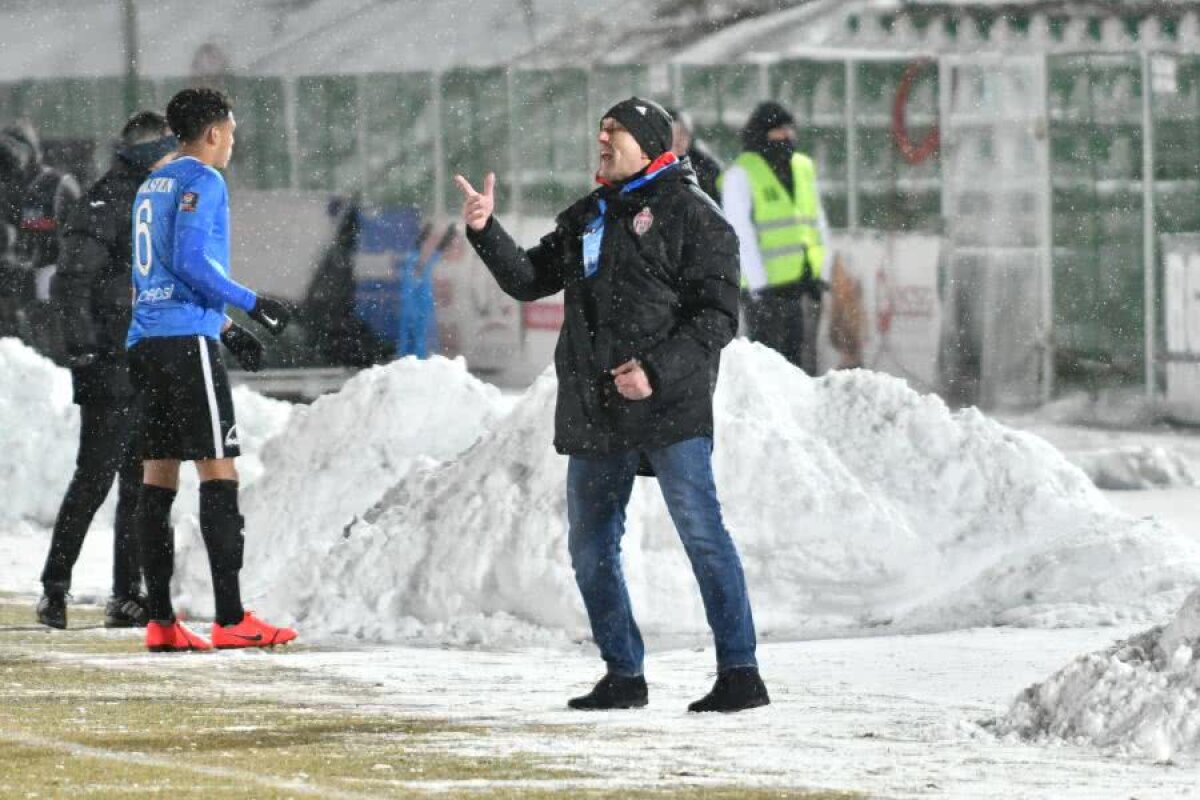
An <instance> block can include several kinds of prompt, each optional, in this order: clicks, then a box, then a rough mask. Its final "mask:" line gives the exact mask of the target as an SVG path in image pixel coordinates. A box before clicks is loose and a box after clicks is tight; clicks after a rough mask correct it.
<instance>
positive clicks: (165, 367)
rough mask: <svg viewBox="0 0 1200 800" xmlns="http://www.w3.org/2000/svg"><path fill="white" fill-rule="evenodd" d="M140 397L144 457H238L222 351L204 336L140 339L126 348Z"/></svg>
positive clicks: (182, 459) (238, 452) (181, 459)
mask: <svg viewBox="0 0 1200 800" xmlns="http://www.w3.org/2000/svg"><path fill="white" fill-rule="evenodd" d="M129 372H130V377H131V378H132V380H133V385H134V387H135V388H136V389H137V390H138V392H139V393H140V394H141V397H142V402H143V414H142V421H141V425H142V427H141V433H142V436H141V446H142V458H143V459H145V460H148V461H150V460H159V459H173V460H179V461H200V460H203V459H208V458H234V457H236V456H238V455H240V454H241V448H240V447H239V436H238V429H237V422H236V421H235V420H234V418H233V395H232V394H231V393H230V391H229V376H228V375H227V374H226V373H225V365H224V364H223V363H222V362H221V348H220V346H219V345H218V344H217V342H216V341H214V340H212V339H209V338H207V337H205V336H198V335H197V336H162V337H153V338H149V339H142V340H141V341H140V342H138V343H137V344H135V345H134V346H133V347H132V348H131V349H130V350H129Z"/></svg>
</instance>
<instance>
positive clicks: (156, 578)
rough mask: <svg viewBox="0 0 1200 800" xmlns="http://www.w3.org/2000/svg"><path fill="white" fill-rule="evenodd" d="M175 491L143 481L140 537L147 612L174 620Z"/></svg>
mask: <svg viewBox="0 0 1200 800" xmlns="http://www.w3.org/2000/svg"><path fill="white" fill-rule="evenodd" d="M174 502H175V490H174V489H165V488H163V487H161V486H151V485H150V484H148V483H144V484H142V491H141V496H140V497H139V498H138V507H137V537H138V545H139V547H140V548H141V551H142V570H143V572H144V574H145V578H146V611H147V612H148V613H149V615H150V619H153V620H159V621H165V620H169V619H173V618H174V617H175V612H174V611H173V610H172V608H171V575H172V573H174V571H175V532H174V531H173V530H172V529H171V504H172V503H174Z"/></svg>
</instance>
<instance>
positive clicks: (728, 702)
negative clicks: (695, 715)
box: [688, 667, 771, 712]
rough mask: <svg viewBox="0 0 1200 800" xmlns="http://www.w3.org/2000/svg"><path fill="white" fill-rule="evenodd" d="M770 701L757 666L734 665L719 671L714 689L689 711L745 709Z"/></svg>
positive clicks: (692, 705)
mask: <svg viewBox="0 0 1200 800" xmlns="http://www.w3.org/2000/svg"><path fill="white" fill-rule="evenodd" d="M770 702H771V698H770V697H769V696H768V695H767V687H766V686H765V685H764V684H763V682H762V678H760V677H759V675H758V668H757V667H734V668H733V669H727V670H725V671H724V672H720V673H718V674H717V682H716V683H714V684H713V688H712V691H711V692H709V693H708V694H706V695H705V696H704V697H702V698H700V699H699V700H697V701H696V702H694V703H692V704H691V705H690V706H688V711H696V712H700V711H726V712H728V711H745V710H746V709H748V708H758V707H759V706H765V705H768V704H769V703H770Z"/></svg>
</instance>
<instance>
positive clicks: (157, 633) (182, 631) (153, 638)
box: [146, 620, 213, 653]
mask: <svg viewBox="0 0 1200 800" xmlns="http://www.w3.org/2000/svg"><path fill="white" fill-rule="evenodd" d="M146 648H147V649H148V650H149V651H150V652H152V653H181V652H185V651H188V650H212V649H213V646H212V645H211V644H209V642H208V640H207V639H205V638H204V637H203V636H200V635H198V634H196V633H193V632H192V631H190V630H188V629H187V628H185V627H184V626H183V623H182V622H180V621H179V620H172V621H171V622H158V621H157V620H150V621H149V622H147V623H146Z"/></svg>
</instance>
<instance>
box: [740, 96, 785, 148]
mask: <svg viewBox="0 0 1200 800" xmlns="http://www.w3.org/2000/svg"><path fill="white" fill-rule="evenodd" d="M795 123H796V118H795V117H793V116H792V113H791V112H790V111H788V110H787V109H786V108H784V107H783V106H781V105H779V103H776V102H775V101H774V100H767V101H765V102H762V103H759V104H758V107H757V108H755V109H754V112H753V113H751V114H750V119H749V120H747V122H746V127H744V128H742V146H743V147H745V148H746V149H747V150H754V151H757V150H759V149H760V148H762V146H763V145H765V144H766V143H767V131H769V130H771V129H772V128H779V127H782V126H784V125H794V124H795Z"/></svg>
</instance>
